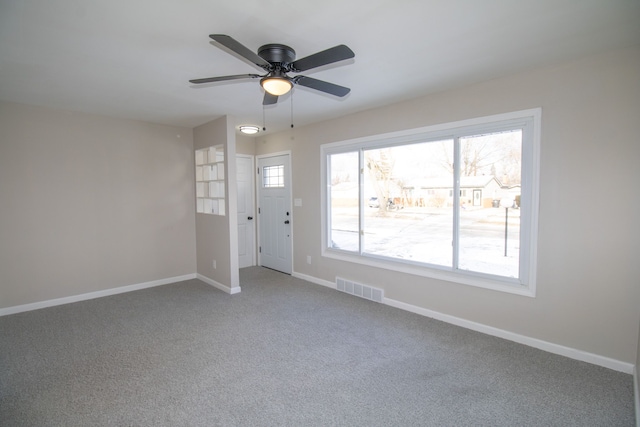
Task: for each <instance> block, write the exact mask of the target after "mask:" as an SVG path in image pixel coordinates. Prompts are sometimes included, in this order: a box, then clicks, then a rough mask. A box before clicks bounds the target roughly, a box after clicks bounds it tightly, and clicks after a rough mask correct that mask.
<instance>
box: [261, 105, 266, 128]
mask: <svg viewBox="0 0 640 427" xmlns="http://www.w3.org/2000/svg"><path fill="white" fill-rule="evenodd" d="M266 130H267V125H266V122H265V121H264V105H263V106H262V131H263V132H264V131H266Z"/></svg>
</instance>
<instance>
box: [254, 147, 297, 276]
mask: <svg viewBox="0 0 640 427" xmlns="http://www.w3.org/2000/svg"><path fill="white" fill-rule="evenodd" d="M258 218H259V224H258V227H259V229H260V243H259V251H258V257H259V260H260V265H262V266H264V267H268V268H272V269H274V270H278V271H281V272H283V273H287V274H291V271H292V262H291V223H292V221H293V218H292V211H291V183H290V160H289V154H283V155H277V156H273V157H263V158H260V159H258Z"/></svg>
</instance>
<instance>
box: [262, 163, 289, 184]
mask: <svg viewBox="0 0 640 427" xmlns="http://www.w3.org/2000/svg"><path fill="white" fill-rule="evenodd" d="M262 180H263V186H264V187H284V165H276V166H265V167H264V168H263V169H262Z"/></svg>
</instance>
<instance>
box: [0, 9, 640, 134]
mask: <svg viewBox="0 0 640 427" xmlns="http://www.w3.org/2000/svg"><path fill="white" fill-rule="evenodd" d="M639 22H640V0H415V1H414V0H351V1H348V0H321V1H317V2H311V1H307V0H297V1H287V0H235V1H234V0H228V1H215V0H127V1H124V0H92V1H87V0H0V99H2V100H6V101H12V102H18V103H25V104H34V105H41V106H47V107H54V108H63V109H68V110H75V111H84V112H88V113H94V114H102V115H107V116H113V117H121V118H130V119H135V120H144V121H150V122H155V123H163V124H168V125H177V126H187V127H194V126H198V125H200V124H202V123H205V122H208V121H210V120H212V119H215V118H218V117H220V116H223V115H226V114H230V115H233V116H235V117H236V118H237V119H238V122H239V123H255V124H258V125H262V121H263V107H262V97H263V92H262V89H261V87H260V85H259V82H258V80H257V79H256V80H254V79H250V80H240V81H234V82H230V83H226V84H220V83H216V84H207V85H199V86H195V85H191V84H190V83H188V80H190V79H195V78H204V77H212V76H219V75H229V74H247V73H260V70H258V69H256V68H255V67H252V66H251V65H249V64H247V63H246V62H244V61H242V60H239V59H238V58H237V57H235V56H232V55H230V54H228V53H226V52H225V51H223V50H222V49H220V48H218V47H215V46H214V45H212V44H211V43H210V41H211V40H210V39H209V37H208V36H209V34H213V33H217V34H227V35H230V36H231V37H233V38H235V39H236V40H238V41H239V42H241V43H242V44H244V45H245V46H246V47H248V48H249V49H251V50H253V51H256V50H257V49H258V47H260V46H262V45H263V44H267V43H283V44H286V45H289V46H291V47H293V48H294V49H295V50H296V52H297V57H298V58H302V57H305V56H308V55H310V54H313V53H316V52H318V51H321V50H324V49H327V48H329V47H332V46H335V45H338V44H346V45H347V46H349V47H350V48H351V49H352V50H353V51H354V52H355V54H356V56H355V58H354V59H352V60H347V61H343V62H341V63H337V64H333V65H330V66H325V67H321V68H319V69H314V70H309V71H307V72H305V73H303V74H304V75H308V76H312V77H314V78H316V79H321V80H327V81H329V82H332V83H336V84H339V85H342V86H347V87H350V88H351V93H350V94H349V95H348V96H346V97H345V98H336V97H332V96H329V95H325V94H322V93H319V92H315V91H313V90H310V89H307V88H302V87H299V86H296V89H295V90H294V92H293V120H294V123H295V124H296V126H301V125H305V124H309V123H313V122H318V121H321V120H325V119H329V118H334V117H338V116H342V115H345V114H349V113H352V112H356V111H361V110H365V109H369V108H373V107H377V106H380V105H385V104H389V103H393V102H397V101H400V100H404V99H409V98H415V97H417V96H421V95H425V94H428V93H433V92H437V91H442V90H444V89H448V88H452V87H459V86H463V85H467V84H470V83H474V82H478V81H483V80H488V79H493V78H496V77H500V76H504V75H508V74H512V73H515V72H518V71H522V70H525V69H529V68H531V67H539V66H545V65H549V64H553V63H555V62H559V61H564V60H568V59H572V58H578V57H580V56H584V55H588V54H592V53H596V52H599V51H603V50H607V49H611V48H618V47H620V48H621V47H627V46H633V45H637V44H640V24H639ZM289 98H290V97H289V96H288V95H287V96H283V97H281V99H280V102H279V103H278V104H277V105H275V106H270V107H267V108H266V109H265V110H264V114H265V118H266V125H267V128H268V129H267V131H268V132H273V131H276V130H282V129H284V128H287V127H289V124H290V120H291V119H290V117H291V111H292V107H291V103H290V99H289Z"/></svg>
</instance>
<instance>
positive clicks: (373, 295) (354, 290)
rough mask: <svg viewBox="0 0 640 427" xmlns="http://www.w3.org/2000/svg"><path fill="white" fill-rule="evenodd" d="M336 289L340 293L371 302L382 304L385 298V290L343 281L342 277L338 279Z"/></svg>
mask: <svg viewBox="0 0 640 427" xmlns="http://www.w3.org/2000/svg"><path fill="white" fill-rule="evenodd" d="M336 288H337V289H338V290H339V291H342V292H345V293H347V294H351V295H355V296H357V297H360V298H364V299H368V300H370V301H375V302H380V303H381V302H382V298H384V290H382V289H379V288H374V287H372V286H367V285H363V284H361V283H356V282H352V281H351V280H347V279H343V278H342V277H336Z"/></svg>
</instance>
